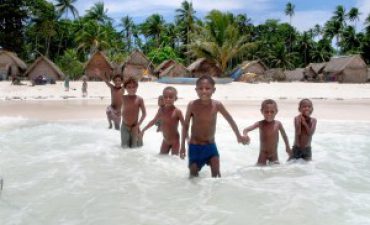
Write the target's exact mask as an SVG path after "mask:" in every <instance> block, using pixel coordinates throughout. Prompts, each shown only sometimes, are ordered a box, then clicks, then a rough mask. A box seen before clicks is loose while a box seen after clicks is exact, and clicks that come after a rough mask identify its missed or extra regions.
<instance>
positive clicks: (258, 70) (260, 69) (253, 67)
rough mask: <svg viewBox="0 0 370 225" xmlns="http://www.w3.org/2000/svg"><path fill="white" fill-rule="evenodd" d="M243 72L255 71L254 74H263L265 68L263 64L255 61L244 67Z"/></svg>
mask: <svg viewBox="0 0 370 225" xmlns="http://www.w3.org/2000/svg"><path fill="white" fill-rule="evenodd" d="M244 72H245V73H255V74H258V75H263V74H265V68H263V66H261V65H260V64H258V63H255V64H254V65H251V66H249V67H248V68H246V70H245V71H244Z"/></svg>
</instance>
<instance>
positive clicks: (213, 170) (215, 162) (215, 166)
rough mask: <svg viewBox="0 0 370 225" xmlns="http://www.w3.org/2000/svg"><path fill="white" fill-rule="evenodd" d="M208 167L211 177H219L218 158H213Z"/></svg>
mask: <svg viewBox="0 0 370 225" xmlns="http://www.w3.org/2000/svg"><path fill="white" fill-rule="evenodd" d="M209 166H210V167H211V173H212V177H221V173H220V158H219V157H218V156H213V157H212V158H211V159H210V160H209Z"/></svg>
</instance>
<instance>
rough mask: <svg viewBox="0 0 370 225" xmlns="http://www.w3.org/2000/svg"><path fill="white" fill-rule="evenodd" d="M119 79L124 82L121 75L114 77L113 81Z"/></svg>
mask: <svg viewBox="0 0 370 225" xmlns="http://www.w3.org/2000/svg"><path fill="white" fill-rule="evenodd" d="M117 78H119V79H121V81H122V76H121V74H116V75H114V77H113V80H115V79H117Z"/></svg>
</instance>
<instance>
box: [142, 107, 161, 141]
mask: <svg viewBox="0 0 370 225" xmlns="http://www.w3.org/2000/svg"><path fill="white" fill-rule="evenodd" d="M159 115H160V109H159V110H158V112H157V114H156V115H155V116H154V118H153V119H152V120H151V121H150V122H149V123H148V124H147V125H146V126H145V127H144V128H143V130H142V131H141V132H140V136H141V137H143V136H144V132H145V131H146V130H148V129H149V128H151V127H152V126H153V125H154V124H155V123H156V122H157V121H158V119H159Z"/></svg>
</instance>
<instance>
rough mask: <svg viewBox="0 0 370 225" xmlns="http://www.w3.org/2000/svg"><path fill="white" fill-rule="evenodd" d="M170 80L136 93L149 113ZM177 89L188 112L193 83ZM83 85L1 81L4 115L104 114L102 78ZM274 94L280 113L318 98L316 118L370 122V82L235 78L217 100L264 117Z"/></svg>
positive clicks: (288, 114)
mask: <svg viewBox="0 0 370 225" xmlns="http://www.w3.org/2000/svg"><path fill="white" fill-rule="evenodd" d="M166 86H167V85H166V84H160V83H156V82H142V83H140V84H139V89H138V95H140V96H142V97H143V98H144V101H145V104H146V106H147V110H148V114H149V117H150V116H152V115H153V114H154V113H155V112H156V109H157V106H156V104H157V97H158V96H159V95H160V94H161V93H162V90H163V88H164V87H166ZM173 86H175V87H176V89H177V90H178V97H179V100H178V101H177V102H176V105H177V106H179V107H180V108H181V109H182V110H185V108H186V105H187V103H188V102H189V101H190V100H193V99H195V98H196V97H197V96H196V92H195V90H194V88H195V86H194V85H173ZM81 87H82V83H81V82H79V81H76V82H70V90H69V91H68V92H66V91H65V90H64V86H63V82H58V83H57V84H56V85H41V86H40V85H38V86H31V85H30V83H26V82H25V85H21V86H14V85H11V84H10V82H0V117H14V116H22V117H26V118H36V119H44V120H62V119H93V118H105V107H106V105H108V104H110V90H109V88H108V87H107V86H106V85H105V83H104V82H89V83H88V97H87V98H82V94H81ZM266 98H272V99H275V100H277V102H278V105H279V117H283V118H284V117H285V118H292V117H293V116H294V115H296V114H297V104H298V102H299V100H300V99H302V98H310V99H312V100H313V102H314V107H315V111H314V116H315V117H317V118H319V119H329V120H362V121H370V113H369V111H370V84H338V83H301V82H297V83H269V84H266V83H261V84H247V83H239V82H234V83H231V84H225V85H216V93H215V94H214V99H218V100H221V101H222V102H223V103H224V104H225V105H226V107H227V109H228V110H229V111H230V112H231V114H232V115H233V116H235V117H239V118H240V117H241V118H244V117H245V118H250V117H253V118H260V112H259V105H260V102H261V100H263V99H266Z"/></svg>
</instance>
